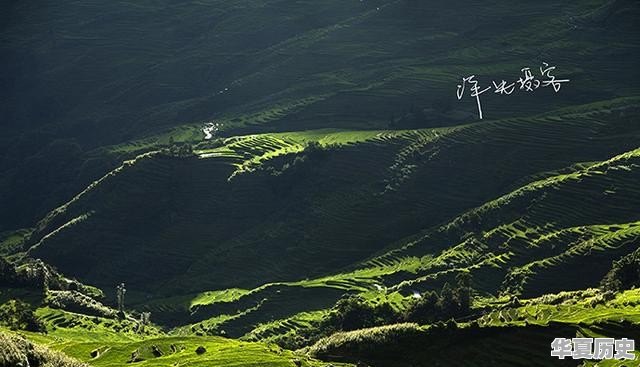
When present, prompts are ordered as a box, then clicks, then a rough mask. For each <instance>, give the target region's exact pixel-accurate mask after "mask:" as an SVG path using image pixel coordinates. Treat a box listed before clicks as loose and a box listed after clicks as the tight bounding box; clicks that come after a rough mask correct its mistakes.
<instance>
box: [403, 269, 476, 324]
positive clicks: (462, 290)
mask: <svg viewBox="0 0 640 367" xmlns="http://www.w3.org/2000/svg"><path fill="white" fill-rule="evenodd" d="M470 310H471V288H470V285H469V275H468V274H467V273H460V274H458V276H457V277H456V283H455V284H454V285H453V286H452V285H450V284H449V283H445V285H444V286H443V287H442V289H441V290H440V292H435V291H427V292H425V293H424V294H422V295H421V297H420V298H418V299H416V300H415V301H414V302H413V304H411V305H410V306H409V307H408V308H407V310H406V311H405V313H404V316H403V319H404V321H408V322H415V323H418V324H429V323H433V322H436V321H442V320H449V319H454V318H458V317H464V316H467V315H469V312H470Z"/></svg>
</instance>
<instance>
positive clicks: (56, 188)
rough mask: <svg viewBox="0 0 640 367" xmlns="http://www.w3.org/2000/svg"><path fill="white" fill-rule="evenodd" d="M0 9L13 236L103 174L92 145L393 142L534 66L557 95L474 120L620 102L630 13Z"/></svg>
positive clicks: (470, 109) (130, 4) (489, 102)
mask: <svg viewBox="0 0 640 367" xmlns="http://www.w3.org/2000/svg"><path fill="white" fill-rule="evenodd" d="M2 6H3V7H4V10H5V11H3V12H2V13H3V14H4V16H2V19H3V20H2V21H0V26H1V27H2V28H1V29H2V33H1V37H0V65H2V68H0V81H1V83H2V84H3V85H6V86H8V88H3V89H2V91H0V93H2V94H0V100H2V101H3V103H2V104H0V106H4V107H0V108H1V109H0V119H1V120H2V121H5V123H4V124H3V126H4V129H5V131H4V134H3V136H2V137H0V153H1V154H2V159H1V160H0V173H1V174H0V177H1V178H0V193H2V194H0V205H2V206H3V207H5V208H7V209H6V210H4V211H3V212H2V213H1V214H2V216H1V217H0V231H6V230H15V229H19V228H25V227H31V226H32V224H33V222H35V221H37V220H38V219H40V218H41V217H42V216H44V215H45V214H46V213H47V212H48V211H49V210H50V209H51V208H52V207H55V206H59V205H62V204H63V203H64V202H65V201H66V200H68V198H69V197H72V196H73V195H74V194H75V193H77V192H79V191H81V190H82V189H83V188H84V187H86V186H87V185H88V184H89V183H90V182H91V181H93V180H96V179H98V178H99V177H101V176H102V175H103V174H104V173H105V172H106V171H107V170H109V169H113V168H115V167H117V165H118V162H119V161H121V160H122V158H123V157H122V156H121V155H118V156H116V157H113V156H111V155H110V154H108V153H105V151H104V150H103V148H105V147H106V146H109V145H114V144H126V143H127V142H130V141H131V140H138V139H144V138H147V139H157V138H158V137H159V136H166V135H167V134H169V135H174V136H175V138H176V140H178V139H184V136H183V135H182V134H181V131H182V130H175V128H176V127H190V128H195V129H196V131H197V130H198V129H199V128H200V127H201V125H202V123H203V122H205V121H210V120H212V119H215V120H217V121H219V122H221V123H223V124H224V130H225V134H226V135H227V136H230V135H244V134H247V133H254V132H273V131H291V130H296V131H302V130H309V129H319V128H340V129H358V130H361V129H386V128H388V127H389V125H397V124H396V122H398V121H400V118H401V117H402V116H405V115H406V114H408V113H413V114H414V115H416V114H417V115H418V118H415V119H409V120H406V121H405V120H402V121H400V125H401V126H400V128H416V127H417V128H421V127H422V128H423V127H436V126H443V125H457V124H461V123H469V122H474V121H477V108H476V105H475V103H473V101H472V99H470V98H469V99H467V98H465V99H464V100H462V101H458V100H457V99H456V97H455V93H454V92H455V90H456V85H457V84H459V82H460V80H461V78H462V77H465V76H468V75H477V76H478V78H479V80H480V81H481V84H483V85H490V83H491V81H492V80H496V81H497V82H499V81H500V80H503V79H504V80H508V81H511V80H513V81H515V80H517V79H518V78H519V77H521V76H522V72H521V69H522V68H525V67H529V68H531V70H534V71H535V70H538V68H539V67H541V66H543V64H542V63H543V62H547V63H549V64H550V65H551V66H556V67H557V68H558V69H557V70H556V72H555V74H556V75H557V77H558V79H562V78H568V79H570V80H572V82H570V83H569V84H568V85H566V86H565V87H564V90H561V91H560V92H559V93H554V92H553V91H552V90H551V89H550V88H544V89H540V90H537V91H536V92H535V93H514V94H512V95H510V96H498V95H494V96H489V95H487V94H485V95H484V96H486V98H484V99H483V105H484V110H485V115H486V116H487V118H490V119H497V118H513V117H516V116H529V115H532V114H538V113H542V112H549V111H553V110H555V109H557V108H561V107H567V106H572V105H576V104H586V103H590V102H596V101H601V100H607V99H612V98H617V97H624V96H626V97H628V96H635V95H637V94H638V89H637V85H636V83H633V82H631V81H633V80H636V79H637V78H638V70H637V68H636V67H635V65H633V63H631V62H627V60H633V59H636V58H637V56H638V51H637V47H636V45H637V44H638V34H637V32H636V31H635V30H636V24H635V19H637V17H638V15H639V13H640V11H639V9H638V7H637V3H636V2H634V1H633V0H611V1H600V0H593V1H590V0H589V1H588V0H584V1H580V2H569V3H566V2H565V3H560V2H557V1H551V0H546V1H537V2H518V3H517V4H515V3H508V2H503V1H493V2H491V3H482V4H480V3H478V2H474V1H464V2H458V3H456V4H452V3H450V2H446V1H430V2H429V3H423V2H419V1H410V0H367V1H338V0H331V1H324V2H322V4H319V3H317V2H312V1H297V2H295V3H292V2H287V1H283V0H251V1H239V0H234V1H231V2H230V1H228V0H225V1H220V0H207V1H185V2H180V3H174V2H170V1H161V2H144V3H141V2H139V1H121V2H118V3H113V2H103V1H91V2H84V3H82V4H78V3H76V2H73V1H51V0H47V1H45V2H43V3H40V4H38V5H35V4H30V3H25V2H20V1H5V2H3V5H2ZM45 14H48V16H46V15H45ZM76 19H81V21H76ZM565 91H566V92H565ZM201 136H202V135H201V134H200V137H201ZM160 140H162V139H160ZM165 141H166V140H165ZM125 155H126V154H125ZM125 158H132V157H131V156H128V157H125ZM34 170H37V171H38V172H39V174H38V175H34V174H33V172H34ZM25 177H28V178H29V179H25ZM52 183H55V185H52ZM26 191H28V192H29V194H28V195H27V194H24V192H26ZM8 193H11V194H8Z"/></svg>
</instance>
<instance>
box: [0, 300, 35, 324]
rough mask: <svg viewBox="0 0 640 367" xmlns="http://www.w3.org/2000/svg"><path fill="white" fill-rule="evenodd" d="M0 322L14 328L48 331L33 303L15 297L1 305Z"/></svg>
mask: <svg viewBox="0 0 640 367" xmlns="http://www.w3.org/2000/svg"><path fill="white" fill-rule="evenodd" d="M0 324H2V325H4V326H6V327H8V328H10V329H12V330H27V331H35V332H44V331H46V327H45V326H44V323H42V321H41V320H40V319H38V317H37V316H36V315H35V313H34V312H33V309H32V308H31V305H30V304H28V303H26V302H23V301H21V300H15V299H13V300H10V301H8V302H6V303H4V304H2V305H1V306H0Z"/></svg>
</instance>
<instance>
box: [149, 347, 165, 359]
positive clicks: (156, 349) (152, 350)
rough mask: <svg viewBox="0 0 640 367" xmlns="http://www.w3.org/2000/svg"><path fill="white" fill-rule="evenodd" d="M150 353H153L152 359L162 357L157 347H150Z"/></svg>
mask: <svg viewBox="0 0 640 367" xmlns="http://www.w3.org/2000/svg"><path fill="white" fill-rule="evenodd" d="M151 353H153V356H154V357H162V356H163V355H164V353H162V351H161V350H160V348H159V347H158V346H157V345H152V346H151Z"/></svg>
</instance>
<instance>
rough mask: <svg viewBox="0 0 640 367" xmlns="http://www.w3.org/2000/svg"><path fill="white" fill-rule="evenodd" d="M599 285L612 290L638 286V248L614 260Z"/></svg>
mask: <svg viewBox="0 0 640 367" xmlns="http://www.w3.org/2000/svg"><path fill="white" fill-rule="evenodd" d="M600 286H601V288H602V289H604V290H605V291H613V292H619V291H622V290H625V289H631V288H633V287H640V249H637V250H635V251H634V252H632V253H631V254H629V255H626V256H623V257H622V258H621V259H619V260H617V261H614V262H613V266H612V267H611V270H609V272H608V273H607V274H606V275H605V276H604V278H603V279H602V281H601V283H600Z"/></svg>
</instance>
